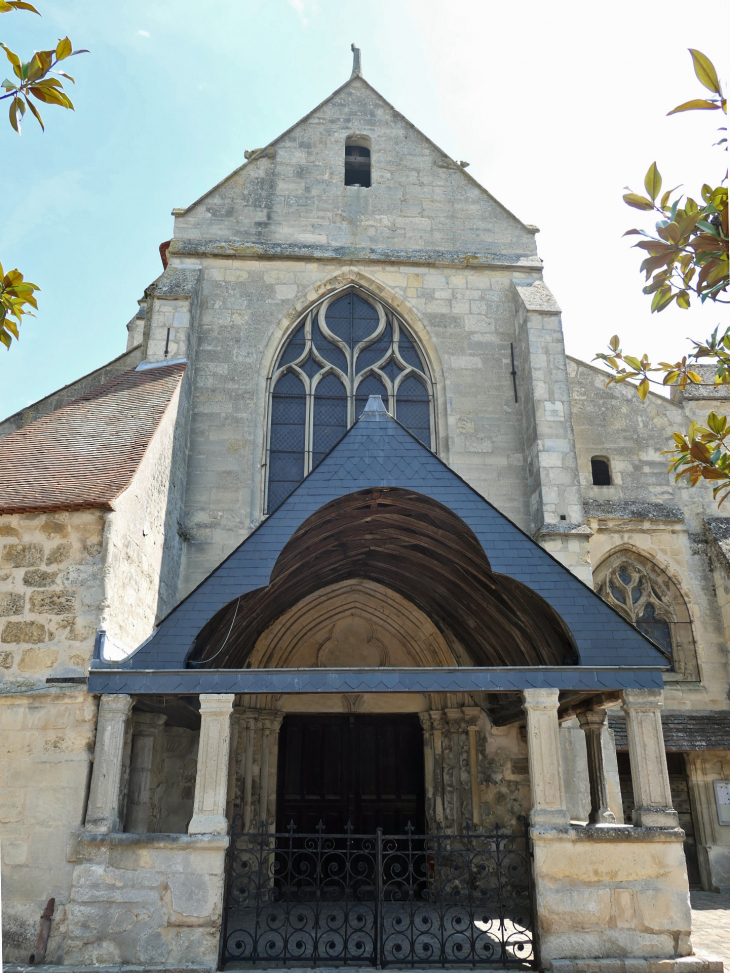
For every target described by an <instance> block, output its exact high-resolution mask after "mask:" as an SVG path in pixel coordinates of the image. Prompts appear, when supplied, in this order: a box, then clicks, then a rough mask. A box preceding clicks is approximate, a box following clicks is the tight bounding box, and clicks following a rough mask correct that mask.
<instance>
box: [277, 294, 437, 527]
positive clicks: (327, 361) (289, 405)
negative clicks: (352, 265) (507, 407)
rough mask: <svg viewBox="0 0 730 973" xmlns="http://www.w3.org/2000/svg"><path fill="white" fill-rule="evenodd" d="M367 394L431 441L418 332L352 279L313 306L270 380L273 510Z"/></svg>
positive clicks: (428, 390) (429, 388)
mask: <svg viewBox="0 0 730 973" xmlns="http://www.w3.org/2000/svg"><path fill="white" fill-rule="evenodd" d="M370 395H380V396H382V399H383V402H384V403H385V405H386V407H387V409H388V411H389V412H390V414H391V415H394V416H395V417H396V419H398V421H399V422H401V423H402V424H403V425H404V426H405V427H406V429H408V430H409V431H410V432H411V433H413V435H414V436H416V437H417V438H418V439H420V440H421V442H422V443H424V445H425V446H427V447H428V448H429V449H431V448H432V444H433V443H434V441H435V429H434V402H433V398H434V397H433V383H432V381H431V377H430V374H429V371H428V366H427V365H426V363H425V360H424V358H423V355H422V354H421V352H420V350H419V349H418V346H417V344H416V341H415V339H414V338H413V336H412V335H411V334H410V332H409V330H408V328H407V327H406V325H405V324H404V323H403V322H402V321H401V320H400V318H399V317H398V316H397V315H396V314H394V313H393V311H392V310H390V308H387V307H386V306H385V305H383V304H381V303H380V302H379V301H376V300H375V299H374V298H372V297H371V296H370V295H366V294H365V293H364V292H361V291H360V290H359V289H358V288H355V287H351V288H349V289H348V290H347V291H345V292H339V293H338V294H336V295H333V296H332V297H328V298H326V299H325V300H324V301H321V302H320V303H319V304H317V305H315V306H314V307H313V308H311V309H310V310H309V311H308V312H307V314H306V315H305V316H304V318H303V319H302V320H301V321H300V322H299V324H298V326H297V327H296V328H295V329H294V332H293V333H292V335H291V336H290V337H289V339H288V340H287V341H286V343H285V344H284V346H283V348H282V350H281V352H280V353H279V358H278V360H277V363H276V367H275V369H274V374H273V376H272V381H271V407H270V410H269V415H270V429H269V447H268V483H267V494H266V509H267V511H272V510H273V509H274V508H275V507H278V505H279V504H280V503H281V502H282V501H283V500H285V499H286V497H288V496H289V494H290V493H291V492H292V490H293V489H294V488H295V487H296V485H297V484H298V483H300V482H301V481H302V479H303V478H304V477H305V476H306V475H307V473H309V472H310V471H311V470H313V469H314V467H315V466H317V464H318V463H320V462H321V460H322V459H323V458H324V457H325V455H326V454H327V453H328V452H329V451H330V449H332V447H333V446H334V445H335V443H337V441H338V440H339V439H341V437H342V436H343V435H344V434H345V433H346V432H347V430H348V429H349V428H350V426H351V425H352V424H353V423H354V422H355V420H356V419H358V418H359V417H360V416H361V415H362V412H363V409H364V408H365V405H366V403H367V400H368V396H370Z"/></svg>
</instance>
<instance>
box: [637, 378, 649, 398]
mask: <svg viewBox="0 0 730 973" xmlns="http://www.w3.org/2000/svg"><path fill="white" fill-rule="evenodd" d="M638 392H639V398H640V399H641V401H642V402H643V401H644V399H645V398H646V397H647V395H648V394H649V379H648V378H645V379H644V381H643V382H640V383H639V388H638Z"/></svg>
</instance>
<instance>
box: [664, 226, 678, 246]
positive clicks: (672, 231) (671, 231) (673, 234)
mask: <svg viewBox="0 0 730 973" xmlns="http://www.w3.org/2000/svg"><path fill="white" fill-rule="evenodd" d="M664 232H665V233H666V235H667V237H668V238H669V239H670V240H671V241H672V243H679V241H680V239H681V234H680V232H679V226H678V225H677V224H676V223H667V225H666V226H665V227H664Z"/></svg>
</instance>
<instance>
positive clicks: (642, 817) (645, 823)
mask: <svg viewBox="0 0 730 973" xmlns="http://www.w3.org/2000/svg"><path fill="white" fill-rule="evenodd" d="M631 819H632V821H633V823H634V827H636V828H678V827H679V816H678V814H677V812H676V811H675V810H674V808H673V807H635V808H634V810H633V813H632V815H631Z"/></svg>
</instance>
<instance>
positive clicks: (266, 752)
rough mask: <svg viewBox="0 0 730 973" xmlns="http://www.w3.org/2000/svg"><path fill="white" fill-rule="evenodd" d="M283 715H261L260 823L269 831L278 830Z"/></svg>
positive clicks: (267, 712)
mask: <svg viewBox="0 0 730 973" xmlns="http://www.w3.org/2000/svg"><path fill="white" fill-rule="evenodd" d="M283 719H284V714H283V713H276V712H271V711H265V712H264V713H262V715H261V730H262V733H261V779H260V782H259V821H260V822H261V821H263V822H264V824H265V826H266V827H267V828H268V830H269V831H275V830H276V769H277V768H276V765H277V762H278V761H277V757H278V754H279V730H280V728H281V721H282V720H283Z"/></svg>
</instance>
